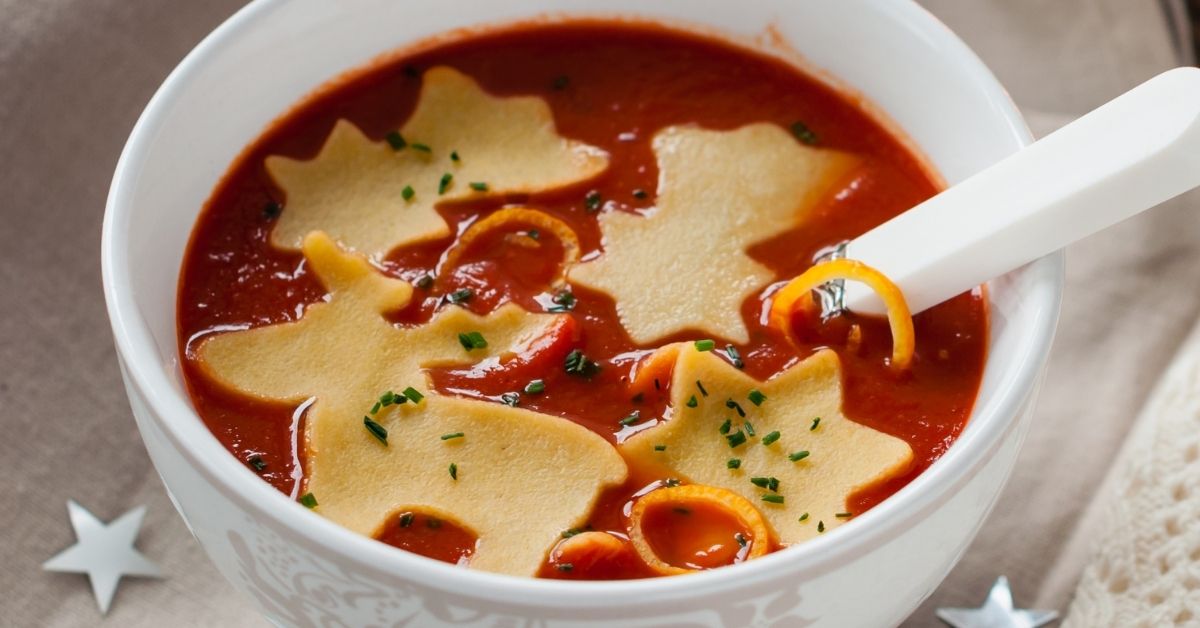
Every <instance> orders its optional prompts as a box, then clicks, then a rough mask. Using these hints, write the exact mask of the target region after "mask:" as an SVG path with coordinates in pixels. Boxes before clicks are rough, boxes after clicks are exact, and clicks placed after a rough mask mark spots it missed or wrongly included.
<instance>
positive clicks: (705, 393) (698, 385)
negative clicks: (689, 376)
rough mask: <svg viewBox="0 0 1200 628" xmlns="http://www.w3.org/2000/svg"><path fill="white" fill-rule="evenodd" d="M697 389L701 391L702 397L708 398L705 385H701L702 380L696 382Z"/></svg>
mask: <svg viewBox="0 0 1200 628" xmlns="http://www.w3.org/2000/svg"><path fill="white" fill-rule="evenodd" d="M696 388H697V389H699V390H700V396H702V397H707V396H708V391H707V390H704V384H701V383H700V380H696Z"/></svg>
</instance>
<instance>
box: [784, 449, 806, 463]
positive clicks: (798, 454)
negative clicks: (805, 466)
mask: <svg viewBox="0 0 1200 628" xmlns="http://www.w3.org/2000/svg"><path fill="white" fill-rule="evenodd" d="M807 457H808V452H807V451H794V452H792V453H790V454H788V460H791V461H792V462H800V461H801V460H804V459H805V458H807Z"/></svg>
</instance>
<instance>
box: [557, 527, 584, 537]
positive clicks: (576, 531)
mask: <svg viewBox="0 0 1200 628" xmlns="http://www.w3.org/2000/svg"><path fill="white" fill-rule="evenodd" d="M582 533H583V530H580V529H579V528H571V529H569V530H563V533H562V538H564V539H569V538H571V537H573V536H575V535H576V534H582Z"/></svg>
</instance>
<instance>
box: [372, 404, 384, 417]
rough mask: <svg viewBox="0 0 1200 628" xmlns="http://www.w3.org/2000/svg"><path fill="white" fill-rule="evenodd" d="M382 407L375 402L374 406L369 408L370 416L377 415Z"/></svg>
mask: <svg viewBox="0 0 1200 628" xmlns="http://www.w3.org/2000/svg"><path fill="white" fill-rule="evenodd" d="M382 407H383V404H381V403H379V402H378V401H376V402H375V405H373V406H371V414H379V410H380V408H382Z"/></svg>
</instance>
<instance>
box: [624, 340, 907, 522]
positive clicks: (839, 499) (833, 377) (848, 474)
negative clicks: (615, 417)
mask: <svg viewBox="0 0 1200 628" xmlns="http://www.w3.org/2000/svg"><path fill="white" fill-rule="evenodd" d="M659 351H666V352H676V354H677V357H676V358H675V361H674V366H673V370H672V374H671V376H670V381H671V387H670V396H671V404H670V407H671V412H670V417H669V418H667V419H665V420H664V421H662V422H660V423H659V424H658V425H655V426H653V427H649V428H647V429H643V430H641V431H638V432H636V433H635V434H634V435H633V436H631V437H630V438H628V439H627V440H626V441H625V442H624V443H623V444H622V445H621V448H622V452H623V453H624V454H625V456H626V458H627V459H628V460H630V461H631V462H630V463H631V464H644V465H647V466H649V467H650V468H651V469H652V470H655V471H657V472H658V473H659V474H660V475H666V476H674V477H680V476H682V477H683V478H684V479H686V480H688V481H689V482H692V483H695V484H705V485H709V486H719V487H722V488H726V489H729V490H731V491H734V492H736V493H739V494H740V495H742V496H743V497H745V498H746V499H748V500H750V502H751V503H753V504H756V505H757V506H758V507H759V510H761V511H762V513H763V516H764V517H765V518H766V519H767V522H768V523H769V524H770V525H771V527H772V528H773V529H774V532H775V534H776V536H777V538H778V539H779V541H780V542H781V543H782V544H784V545H790V544H792V543H797V542H800V541H803V540H806V539H809V538H812V537H814V536H816V535H818V534H820V533H821V532H822V531H823V530H829V529H832V528H834V527H836V526H838V525H840V524H841V523H842V522H844V521H846V520H847V513H846V497H847V496H848V495H850V494H851V493H853V492H855V491H856V490H858V489H860V488H863V487H865V486H868V485H870V484H873V483H875V482H879V481H882V480H886V479H887V478H890V477H893V476H894V475H896V474H899V473H903V472H904V471H905V470H907V469H908V466H909V464H910V463H911V461H912V449H911V448H910V447H909V446H908V444H907V443H905V442H904V441H903V440H900V439H898V438H895V437H893V436H889V435H887V434H884V433H882V432H879V431H876V430H874V429H871V428H869V427H866V426H864V425H860V424H858V423H855V422H854V421H851V420H850V419H848V418H846V416H845V415H844V414H843V413H842V376H841V365H840V362H839V361H838V357H837V354H835V353H833V352H832V351H822V352H820V353H817V354H815V355H813V356H812V357H810V358H808V359H806V360H804V361H803V362H800V363H799V364H796V365H794V366H791V367H789V368H788V369H787V370H785V371H783V372H782V373H780V374H778V375H776V376H775V377H773V378H772V379H770V380H767V381H765V382H762V381H758V380H756V379H754V378H752V377H750V376H748V375H746V374H745V373H743V372H741V371H740V370H738V369H736V368H735V367H733V366H732V365H730V364H729V363H728V362H726V361H725V360H723V359H721V358H719V357H717V356H716V355H714V354H713V353H712V352H711V351H700V350H697V349H696V348H695V345H694V343H677V344H674V345H667V347H664V348H663V349H660V350H659ZM656 361H657V360H656ZM660 364H661V362H660ZM733 460H736V461H737V462H736V463H732V462H730V461H733ZM754 478H763V479H762V480H759V482H760V484H755V483H754V481H753V479H754ZM771 480H774V481H771ZM764 484H765V486H764ZM764 496H765V499H764ZM839 515H840V516H839Z"/></svg>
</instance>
